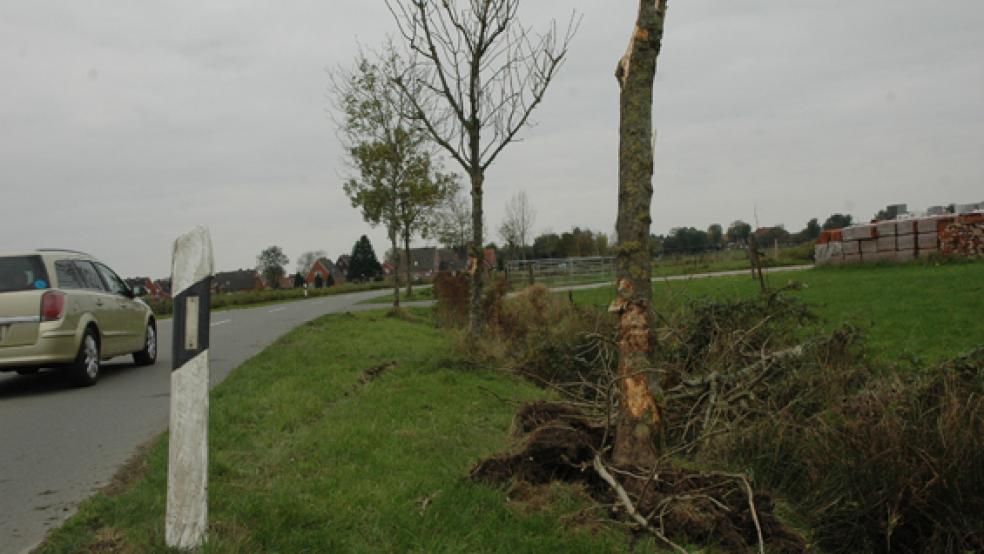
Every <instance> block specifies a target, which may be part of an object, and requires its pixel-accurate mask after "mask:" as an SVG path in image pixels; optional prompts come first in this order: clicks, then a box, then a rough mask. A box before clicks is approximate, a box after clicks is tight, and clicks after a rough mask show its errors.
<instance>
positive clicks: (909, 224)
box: [895, 219, 916, 236]
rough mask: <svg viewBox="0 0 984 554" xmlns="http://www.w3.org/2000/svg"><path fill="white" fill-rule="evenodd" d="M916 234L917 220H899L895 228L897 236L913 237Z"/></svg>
mask: <svg viewBox="0 0 984 554" xmlns="http://www.w3.org/2000/svg"><path fill="white" fill-rule="evenodd" d="M915 232H916V220H915V219H902V220H899V221H898V222H897V224H896V226H895V234H896V235H899V236H902V235H911V234H913V233H915Z"/></svg>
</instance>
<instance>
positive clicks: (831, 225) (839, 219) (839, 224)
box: [823, 214, 854, 231]
mask: <svg viewBox="0 0 984 554" xmlns="http://www.w3.org/2000/svg"><path fill="white" fill-rule="evenodd" d="M853 219H854V218H853V217H851V216H849V215H846V214H833V215H831V216H830V217H828V218H827V221H824V222H823V229H824V230H825V231H828V230H830V229H843V228H844V227H850V226H851V223H852V222H853Z"/></svg>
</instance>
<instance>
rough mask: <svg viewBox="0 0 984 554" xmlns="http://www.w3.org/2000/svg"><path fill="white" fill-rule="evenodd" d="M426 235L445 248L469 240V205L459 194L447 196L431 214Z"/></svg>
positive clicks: (459, 245) (459, 244)
mask: <svg viewBox="0 0 984 554" xmlns="http://www.w3.org/2000/svg"><path fill="white" fill-rule="evenodd" d="M427 225H428V229H427V235H428V236H430V237H433V238H434V239H437V241H438V242H439V243H441V245H443V246H444V247H445V248H460V247H462V246H468V244H469V243H470V242H471V230H472V227H471V225H472V220H471V206H469V203H468V199H467V198H466V197H464V196H462V195H460V194H454V195H451V196H448V197H447V198H446V199H445V201H444V202H443V203H442V204H441V205H440V206H438V208H437V209H435V210H434V211H433V213H432V214H431V219H430V221H429V222H428V224H427Z"/></svg>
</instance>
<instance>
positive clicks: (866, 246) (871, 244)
mask: <svg viewBox="0 0 984 554" xmlns="http://www.w3.org/2000/svg"><path fill="white" fill-rule="evenodd" d="M858 244H859V245H860V246H861V254H874V253H875V252H878V240H877V239H868V240H859V241H858Z"/></svg>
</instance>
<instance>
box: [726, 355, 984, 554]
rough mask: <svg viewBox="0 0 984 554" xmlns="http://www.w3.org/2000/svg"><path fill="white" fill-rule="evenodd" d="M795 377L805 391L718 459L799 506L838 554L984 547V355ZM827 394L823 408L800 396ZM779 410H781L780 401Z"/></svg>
mask: <svg viewBox="0 0 984 554" xmlns="http://www.w3.org/2000/svg"><path fill="white" fill-rule="evenodd" d="M803 377H804V376H798V375H797V376H792V377H791V378H790V383H788V385H789V386H802V387H803V392H801V393H800V394H799V395H797V396H796V397H794V398H792V399H791V400H790V401H789V402H786V403H785V405H783V406H779V405H776V406H774V408H775V411H774V412H773V413H772V414H770V415H769V416H768V417H760V418H757V419H756V420H754V421H750V422H748V424H746V425H742V426H739V427H737V428H736V429H735V430H734V433H732V435H731V437H730V440H729V442H728V444H727V445H723V446H724V449H723V451H722V452H719V453H718V454H724V455H725V456H724V457H725V458H726V459H730V460H731V461H733V462H740V463H744V464H747V465H748V466H749V467H751V468H752V469H753V471H754V472H755V474H756V475H757V476H758V477H759V478H760V480H762V481H763V482H766V483H769V484H770V485H772V486H774V487H775V488H777V489H778V490H781V491H782V492H783V493H785V494H786V495H787V496H788V497H790V498H793V499H795V500H796V503H797V504H798V506H799V507H800V508H801V511H802V512H803V515H804V516H805V517H806V519H807V520H808V522H809V523H810V525H811V527H812V528H813V531H814V537H815V538H816V540H817V541H818V542H819V543H820V544H821V545H822V546H823V547H824V548H825V549H826V550H829V551H832V552H858V551H873V552H955V553H956V552H970V551H973V552H980V551H984V349H980V350H978V351H976V352H974V353H971V354H969V355H967V356H964V357H961V358H958V359H956V360H954V361H951V362H948V363H946V364H943V365H942V366H940V367H938V368H934V369H928V370H925V371H922V372H916V373H911V374H906V375H898V374H895V375H890V376H881V377H871V376H870V374H869V378H868V379H867V380H866V381H865V382H864V383H863V384H862V386H860V387H859V388H858V389H857V390H856V392H854V393H853V394H849V395H844V394H842V391H841V390H839V387H838V386H837V385H836V383H837V382H838V376H837V375H832V374H830V373H826V374H821V375H819V376H808V377H807V378H805V379H804V378H803ZM809 397H818V398H820V399H822V400H823V403H824V404H826V406H824V407H823V408H822V409H816V406H815V405H814V406H811V405H810V404H809V403H805V402H804V403H802V404H801V403H798V402H796V399H797V398H809ZM776 404H778V403H776Z"/></svg>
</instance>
